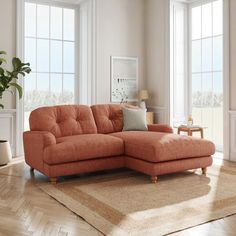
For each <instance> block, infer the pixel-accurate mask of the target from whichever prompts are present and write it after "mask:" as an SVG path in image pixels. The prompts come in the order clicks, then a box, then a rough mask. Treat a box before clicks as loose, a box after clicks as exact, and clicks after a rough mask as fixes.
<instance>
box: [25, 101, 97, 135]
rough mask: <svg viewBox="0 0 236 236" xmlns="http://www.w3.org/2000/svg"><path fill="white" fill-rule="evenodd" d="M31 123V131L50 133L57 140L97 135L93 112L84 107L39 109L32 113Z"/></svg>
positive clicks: (69, 106)
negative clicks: (79, 135)
mask: <svg viewBox="0 0 236 236" xmlns="http://www.w3.org/2000/svg"><path fill="white" fill-rule="evenodd" d="M29 121H30V130H31V131H49V132H51V133H52V134H53V135H54V136H55V137H56V138H59V137H64V136H71V135H78V134H95V133H97V127H96V124H95V121H94V118H93V114H92V111H91V109H90V107H88V106H84V105H63V106H53V107H42V108H38V109H36V110H34V111H32V112H31V114H30V119H29Z"/></svg>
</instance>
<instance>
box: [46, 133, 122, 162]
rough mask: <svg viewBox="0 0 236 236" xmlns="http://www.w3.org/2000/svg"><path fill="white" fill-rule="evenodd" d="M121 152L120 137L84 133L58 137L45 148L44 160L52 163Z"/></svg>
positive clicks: (110, 155) (114, 154)
mask: <svg viewBox="0 0 236 236" xmlns="http://www.w3.org/2000/svg"><path fill="white" fill-rule="evenodd" d="M122 154H124V142H123V140H122V139H120V138H117V137H112V136H108V135H103V134H84V135H74V136H69V137H62V138H58V139H57V144H55V145H51V146H48V147H47V148H45V150H44V161H45V162H46V163H47V164H49V165H54V164H61V163H68V162H75V161H82V160H88V159H96V158H102V157H112V156H118V155H122Z"/></svg>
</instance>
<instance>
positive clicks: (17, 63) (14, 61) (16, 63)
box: [12, 57, 22, 71]
mask: <svg viewBox="0 0 236 236" xmlns="http://www.w3.org/2000/svg"><path fill="white" fill-rule="evenodd" d="M21 64H22V63H21V60H20V59H19V58H17V57H13V59H12V65H13V69H14V71H19V70H20V69H21Z"/></svg>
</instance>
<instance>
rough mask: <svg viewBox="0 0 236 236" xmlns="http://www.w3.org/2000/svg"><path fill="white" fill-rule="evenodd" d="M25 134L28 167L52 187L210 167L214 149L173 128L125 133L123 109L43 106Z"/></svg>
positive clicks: (104, 106)
mask: <svg viewBox="0 0 236 236" xmlns="http://www.w3.org/2000/svg"><path fill="white" fill-rule="evenodd" d="M29 121H30V131H27V132H25V133H24V134H23V139H24V150H25V160H26V163H27V164H28V165H29V166H30V167H31V168H32V169H37V170H38V171H40V172H42V173H43V174H45V175H46V176H48V177H50V179H51V181H52V182H56V180H57V177H59V176H66V175H72V174H79V173H88V172H93V171H100V170H109V169H116V168H121V167H127V168H130V169H133V170H136V171H139V172H142V173H144V174H147V175H149V176H150V177H151V181H152V182H154V183H155V182H156V181H157V176H159V175H162V174H168V173H173V172H179V171H186V170H191V169H196V168H202V171H203V174H205V173H206V168H207V167H208V166H210V165H211V164H212V157H211V155H213V154H214V152H215V147H214V144H213V143H212V142H210V141H208V140H203V139H198V138H194V137H188V136H180V135H177V134H173V130H172V128H171V127H170V126H168V125H160V124H155V125H149V126H148V131H122V129H123V113H122V106H120V105H114V104H103V105H94V106H91V107H89V106H85V105H65V106H54V107H43V108H38V109H36V110H34V111H33V112H32V113H31V115H30V120H29Z"/></svg>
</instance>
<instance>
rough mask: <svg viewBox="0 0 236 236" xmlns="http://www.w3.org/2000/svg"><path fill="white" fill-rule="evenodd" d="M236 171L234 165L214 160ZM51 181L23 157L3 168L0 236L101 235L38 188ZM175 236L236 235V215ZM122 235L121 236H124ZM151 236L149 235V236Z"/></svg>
mask: <svg viewBox="0 0 236 236" xmlns="http://www.w3.org/2000/svg"><path fill="white" fill-rule="evenodd" d="M215 162H217V163H218V164H223V165H227V166H230V167H232V168H236V164H235V163H230V162H223V163H221V161H219V160H218V161H217V160H216V161H215ZM35 179H37V181H48V178H47V177H45V176H44V175H42V174H40V173H39V172H37V171H34V173H32V172H30V170H29V167H28V166H27V165H26V164H25V163H24V162H23V158H17V159H14V161H13V162H12V163H11V164H9V165H8V166H2V167H0V236H14V235H16V236H21V235H22V236H28V235H35V236H36V235H39V236H41V235H43V236H47V235H51V236H54V235H55V236H57V235H58V236H101V235H103V234H102V233H100V232H99V231H98V230H96V229H95V228H94V227H92V226H91V225H89V224H88V223H87V222H85V221H84V220H83V219H82V218H80V217H78V216H77V215H75V214H74V213H72V212H71V211H69V210H68V209H67V208H66V207H64V206H63V205H61V204H60V203H58V202H57V201H56V200H54V199H53V198H51V197H50V196H48V195H47V194H45V193H44V192H43V191H41V190H40V189H39V188H37V187H36V185H35ZM171 235H172V236H222V235H223V236H231V235H232V236H235V235H236V215H233V216H230V217H226V218H223V219H219V220H216V221H212V222H209V223H206V224H203V225H199V226H196V227H193V228H189V229H186V230H183V231H180V232H176V233H173V234H171ZM121 236H122V235H121ZM147 236H148V235H147Z"/></svg>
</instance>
